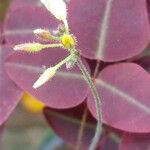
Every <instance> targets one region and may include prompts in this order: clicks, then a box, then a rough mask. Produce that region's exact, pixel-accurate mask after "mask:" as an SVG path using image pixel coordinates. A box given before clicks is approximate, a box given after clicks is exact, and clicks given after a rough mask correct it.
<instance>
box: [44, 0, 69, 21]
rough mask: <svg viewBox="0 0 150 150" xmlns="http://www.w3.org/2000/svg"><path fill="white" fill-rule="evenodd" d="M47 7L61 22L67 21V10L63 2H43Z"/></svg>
mask: <svg viewBox="0 0 150 150" xmlns="http://www.w3.org/2000/svg"><path fill="white" fill-rule="evenodd" d="M41 2H42V3H43V4H44V5H45V7H46V8H47V9H48V10H49V11H50V12H51V13H52V14H53V15H54V16H55V17H56V18H57V19H59V20H62V21H64V20H66V18H67V8H66V4H65V2H64V1H63V0H41Z"/></svg>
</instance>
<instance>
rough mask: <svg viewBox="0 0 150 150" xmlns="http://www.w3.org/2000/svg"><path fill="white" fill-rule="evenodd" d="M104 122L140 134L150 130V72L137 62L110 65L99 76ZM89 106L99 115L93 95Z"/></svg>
mask: <svg viewBox="0 0 150 150" xmlns="http://www.w3.org/2000/svg"><path fill="white" fill-rule="evenodd" d="M96 86H97V89H98V92H99V95H100V97H101V101H102V112H103V113H102V115H103V122H104V123H106V124H107V125H109V126H112V127H114V128H117V129H120V130H124V131H128V132H136V133H147V132H150V101H149V100H150V92H149V89H150V75H149V74H148V73H147V72H146V71H145V70H144V69H143V68H142V67H140V66H139V65H137V64H134V63H120V64H116V65H111V66H109V67H106V68H105V69H104V70H103V71H102V72H101V73H100V75H99V76H98V78H97V79H96ZM88 107H89V109H90V111H91V112H92V114H93V115H94V116H95V117H96V113H95V107H94V100H93V98H92V96H91V94H90V96H89V98H88Z"/></svg>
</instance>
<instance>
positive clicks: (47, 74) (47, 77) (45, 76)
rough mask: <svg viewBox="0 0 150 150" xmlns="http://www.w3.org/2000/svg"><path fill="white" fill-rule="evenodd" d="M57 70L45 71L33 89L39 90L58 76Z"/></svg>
mask: <svg viewBox="0 0 150 150" xmlns="http://www.w3.org/2000/svg"><path fill="white" fill-rule="evenodd" d="M56 70H57V69H56V68H55V67H50V68H48V69H46V70H45V71H44V73H43V74H42V75H41V76H40V77H39V79H38V80H37V81H36V82H35V83H34V85H33V88H34V89H36V88H39V87H40V86H42V85H43V84H44V83H46V82H47V81H48V80H50V79H51V78H52V77H53V76H54V75H55V74H56Z"/></svg>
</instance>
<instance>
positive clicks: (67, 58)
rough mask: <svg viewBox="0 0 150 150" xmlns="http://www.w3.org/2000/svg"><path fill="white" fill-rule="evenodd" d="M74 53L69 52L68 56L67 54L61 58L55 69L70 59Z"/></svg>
mask: <svg viewBox="0 0 150 150" xmlns="http://www.w3.org/2000/svg"><path fill="white" fill-rule="evenodd" d="M74 55H75V54H74V53H71V54H70V55H69V56H67V57H66V58H65V59H63V60H62V61H60V62H59V63H58V64H57V65H56V66H54V67H56V69H59V68H60V67H61V66H62V65H64V64H65V63H67V62H68V61H70V60H71V59H72V58H73V57H74Z"/></svg>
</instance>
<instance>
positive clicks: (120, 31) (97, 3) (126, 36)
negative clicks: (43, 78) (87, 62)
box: [68, 0, 150, 61]
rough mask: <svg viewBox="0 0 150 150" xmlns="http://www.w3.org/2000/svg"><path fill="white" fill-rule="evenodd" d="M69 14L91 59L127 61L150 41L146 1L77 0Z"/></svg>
mask: <svg viewBox="0 0 150 150" xmlns="http://www.w3.org/2000/svg"><path fill="white" fill-rule="evenodd" d="M68 12H69V24H70V26H71V31H72V33H74V34H75V36H77V40H78V47H79V49H81V50H82V54H83V55H84V56H86V57H87V58H91V59H93V58H94V59H100V60H103V61H118V60H123V59H127V58H130V57H132V56H135V55H137V54H139V53H141V52H142V51H143V50H144V48H145V47H146V46H147V44H148V42H149V37H150V29H149V22H148V15H147V6H146V1H145V0H125V1H124V0H121V1H120V0H107V1H106V0H92V1H91V0H86V1H81V0H75V1H71V2H70V4H69V10H68ZM104 35H105V36H104ZM100 36H103V39H104V41H103V40H102V39H101V38H100Z"/></svg>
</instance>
